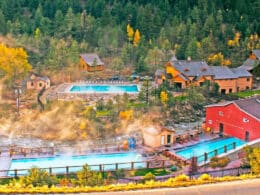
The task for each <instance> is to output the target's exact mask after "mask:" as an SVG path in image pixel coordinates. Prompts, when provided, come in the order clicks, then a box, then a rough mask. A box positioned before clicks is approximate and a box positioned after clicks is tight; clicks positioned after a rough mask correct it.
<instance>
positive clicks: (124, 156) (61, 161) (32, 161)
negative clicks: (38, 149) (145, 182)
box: [8, 152, 145, 176]
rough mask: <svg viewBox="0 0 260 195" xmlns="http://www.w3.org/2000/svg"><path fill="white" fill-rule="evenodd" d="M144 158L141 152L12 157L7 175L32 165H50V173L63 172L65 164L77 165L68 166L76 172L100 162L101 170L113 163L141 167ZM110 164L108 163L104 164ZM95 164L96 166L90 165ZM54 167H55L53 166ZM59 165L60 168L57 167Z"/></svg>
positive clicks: (109, 167)
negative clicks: (83, 166)
mask: <svg viewBox="0 0 260 195" xmlns="http://www.w3.org/2000/svg"><path fill="white" fill-rule="evenodd" d="M143 160H145V158H144V157H142V155H141V154H139V153H137V152H127V153H112V154H89V155H84V156H55V157H48V158H27V159H26V158H24V159H13V160H12V162H11V166H10V169H9V170H11V171H9V173H8V175H9V176H13V175H14V171H13V170H15V169H17V170H19V169H30V168H32V167H38V168H46V169H47V171H48V168H49V167H52V173H65V172H66V166H79V167H70V168H69V172H77V171H79V170H81V169H82V167H81V166H82V165H84V164H88V165H90V167H91V169H92V170H99V168H100V167H99V165H100V164H102V165H104V166H103V170H115V163H124V164H118V169H128V168H131V162H135V163H134V166H135V168H142V167H144V166H145V164H144V163H143V162H140V161H143ZM105 164H110V165H105ZM91 165H96V166H91ZM55 167H56V168H55ZM59 167H60V168H59ZM25 174H27V170H20V171H18V175H25Z"/></svg>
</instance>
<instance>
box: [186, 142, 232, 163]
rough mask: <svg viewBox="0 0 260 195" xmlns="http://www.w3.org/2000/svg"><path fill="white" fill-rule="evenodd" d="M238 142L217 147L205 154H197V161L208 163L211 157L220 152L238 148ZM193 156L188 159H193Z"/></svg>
mask: <svg viewBox="0 0 260 195" xmlns="http://www.w3.org/2000/svg"><path fill="white" fill-rule="evenodd" d="M236 147H237V146H236V142H233V143H231V144H228V145H224V146H223V147H220V148H217V149H215V150H213V151H211V152H205V153H204V154H202V155H200V156H196V157H197V162H199V163H201V162H204V163H206V162H207V161H208V160H210V159H211V158H213V157H215V156H218V155H220V154H224V153H227V152H228V151H230V150H234V149H236ZM191 159H192V157H191V158H189V159H188V161H191Z"/></svg>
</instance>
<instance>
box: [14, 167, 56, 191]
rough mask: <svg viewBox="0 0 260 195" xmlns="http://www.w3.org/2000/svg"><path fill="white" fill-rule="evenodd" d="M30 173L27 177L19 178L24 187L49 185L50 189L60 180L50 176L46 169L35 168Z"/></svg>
mask: <svg viewBox="0 0 260 195" xmlns="http://www.w3.org/2000/svg"><path fill="white" fill-rule="evenodd" d="M28 172H29V174H28V175H27V176H24V177H20V178H19V181H20V183H21V185H23V186H29V185H33V186H34V187H35V186H45V185H48V187H50V186H52V185H56V184H57V183H58V179H57V178H56V177H55V176H51V175H49V173H48V172H47V171H45V170H44V169H39V168H36V167H33V168H31V169H30V170H29V171H28Z"/></svg>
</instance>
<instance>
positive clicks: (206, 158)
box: [204, 152, 208, 162]
mask: <svg viewBox="0 0 260 195" xmlns="http://www.w3.org/2000/svg"><path fill="white" fill-rule="evenodd" d="M207 160H208V153H207V152H205V153H204V161H205V162H206V161H207Z"/></svg>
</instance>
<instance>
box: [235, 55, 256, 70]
mask: <svg viewBox="0 0 260 195" xmlns="http://www.w3.org/2000/svg"><path fill="white" fill-rule="evenodd" d="M257 65H259V61H258V60H252V59H250V58H248V59H247V60H246V61H245V62H244V63H243V64H242V66H239V68H244V69H246V70H248V71H250V70H252V69H254V68H255V67H256V66H257Z"/></svg>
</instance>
